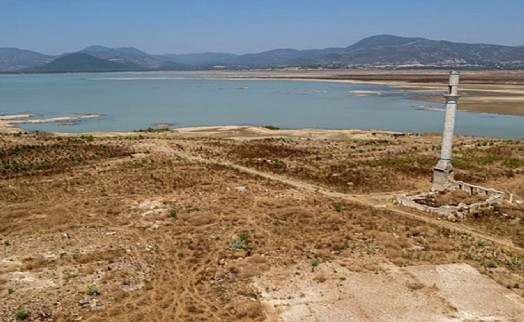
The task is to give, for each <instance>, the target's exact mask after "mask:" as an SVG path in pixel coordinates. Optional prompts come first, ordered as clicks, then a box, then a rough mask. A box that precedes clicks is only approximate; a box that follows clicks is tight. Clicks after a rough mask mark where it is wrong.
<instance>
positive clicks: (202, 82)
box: [0, 73, 524, 138]
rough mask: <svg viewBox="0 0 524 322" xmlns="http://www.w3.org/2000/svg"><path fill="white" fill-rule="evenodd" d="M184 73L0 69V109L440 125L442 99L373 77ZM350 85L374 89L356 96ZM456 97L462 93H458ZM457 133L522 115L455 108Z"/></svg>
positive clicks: (479, 131) (115, 118)
mask: <svg viewBox="0 0 524 322" xmlns="http://www.w3.org/2000/svg"><path fill="white" fill-rule="evenodd" d="M200 76H202V75H201V74H187V73H115V74H107V73H100V74H55V75H16V76H11V75H9V76H8V75H5V76H0V115H5V114H18V113H32V114H36V115H37V117H36V118H44V117H45V118H49V117H59V116H71V115H77V114H85V113H94V114H103V116H102V117H100V118H96V119H89V120H84V121H82V122H80V123H78V124H73V125H71V124H69V125H64V124H57V123H51V124H32V125H21V127H22V128H25V129H27V130H39V131H58V132H88V131H130V130H136V129H142V128H147V127H155V126H156V125H157V124H159V123H170V124H173V126H174V127H186V126H200V125H231V124H235V125H273V126H278V127H281V128H326V129H347V128H351V129H353V128H355V129H380V130H392V131H402V132H417V133H422V132H440V131H441V129H442V124H443V119H444V113H443V112H439V111H428V110H423V109H421V107H425V108H439V107H440V108H441V107H443V103H442V104H433V103H427V102H420V101H415V100H412V99H410V98H409V95H410V94H409V93H406V92H404V91H400V90H397V89H394V88H390V87H386V86H378V85H364V84H346V83H329V82H303V81H286V80H220V79H201V78H200ZM444 90H446V89H445V88H443V91H444ZM352 91H376V92H379V93H380V95H377V94H376V93H371V92H370V93H369V95H365V96H358V95H355V94H358V93H352ZM459 105H460V101H459ZM456 133H459V134H466V135H475V136H493V137H503V138H524V117H522V116H503V115H495V114H479V113H467V112H458V113H457V120H456Z"/></svg>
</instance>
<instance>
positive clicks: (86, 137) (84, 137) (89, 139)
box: [80, 134, 95, 142]
mask: <svg viewBox="0 0 524 322" xmlns="http://www.w3.org/2000/svg"><path fill="white" fill-rule="evenodd" d="M80 138H81V139H82V140H84V141H87V142H93V141H94V140H95V138H94V137H93V135H92V134H82V135H81V136H80Z"/></svg>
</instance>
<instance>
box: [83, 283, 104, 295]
mask: <svg viewBox="0 0 524 322" xmlns="http://www.w3.org/2000/svg"><path fill="white" fill-rule="evenodd" d="M84 294H85V295H89V296H98V295H100V294H102V292H101V290H100V286H98V285H96V284H85V285H84Z"/></svg>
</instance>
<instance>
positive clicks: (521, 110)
mask: <svg viewBox="0 0 524 322" xmlns="http://www.w3.org/2000/svg"><path fill="white" fill-rule="evenodd" d="M202 79H217V80H285V81H305V82H326V83H346V84H369V85H382V86H388V87H392V88H397V89H400V90H404V91H406V92H408V93H409V94H412V95H410V96H409V97H410V98H412V99H414V100H417V101H421V102H428V103H442V104H443V105H444V99H443V97H442V95H443V94H444V93H445V89H446V86H447V85H446V83H437V82H426V83H413V82H410V81H402V80H359V79H330V78H322V77H316V78H315V77H290V76H288V75H286V76H284V77H279V76H275V75H273V76H231V77H229V76H222V77H202ZM508 87H510V89H508ZM424 91H426V92H442V95H416V94H417V93H420V92H424ZM459 93H460V94H461V99H460V100H459V104H458V110H459V111H464V112H471V113H488V114H497V115H510V116H524V85H505V84H469V83H466V84H461V85H459Z"/></svg>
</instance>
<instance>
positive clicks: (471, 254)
mask: <svg viewBox="0 0 524 322" xmlns="http://www.w3.org/2000/svg"><path fill="white" fill-rule="evenodd" d="M464 258H465V259H467V260H470V261H474V260H476V257H475V255H474V254H473V253H471V252H467V253H466V255H464Z"/></svg>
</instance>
